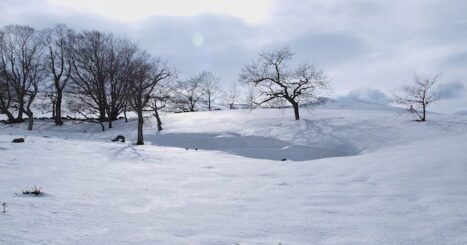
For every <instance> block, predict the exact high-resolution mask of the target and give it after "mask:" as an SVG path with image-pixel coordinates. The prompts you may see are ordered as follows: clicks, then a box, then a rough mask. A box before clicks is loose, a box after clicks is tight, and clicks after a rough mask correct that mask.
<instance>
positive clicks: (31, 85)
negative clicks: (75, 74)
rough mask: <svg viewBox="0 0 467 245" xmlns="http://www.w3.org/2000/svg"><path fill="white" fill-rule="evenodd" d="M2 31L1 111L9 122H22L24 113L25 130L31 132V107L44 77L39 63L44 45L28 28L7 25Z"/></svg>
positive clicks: (0, 58) (0, 46)
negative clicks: (26, 128)
mask: <svg viewBox="0 0 467 245" xmlns="http://www.w3.org/2000/svg"><path fill="white" fill-rule="evenodd" d="M1 32H2V34H1V40H0V66H1V68H0V77H1V78H0V80H1V81H0V83H1V84H2V85H1V87H2V92H1V95H0V96H2V99H1V104H2V111H4V112H5V113H6V114H7V116H8V120H9V121H10V122H22V121H23V120H24V119H23V113H24V114H26V115H27V116H28V122H29V124H28V129H29V130H32V127H33V120H34V115H33V111H32V108H31V106H32V104H33V102H34V99H35V98H36V95H37V93H38V90H39V84H40V83H41V82H42V81H43V79H44V74H45V73H44V66H43V62H42V60H43V46H42V44H43V42H42V41H41V39H40V35H39V33H38V32H37V31H36V30H34V29H33V28H31V27H28V26H19V25H10V26H6V27H4V28H3V29H2V31H1ZM4 96H6V97H4ZM4 106H5V107H4ZM7 106H9V107H10V108H7ZM12 108H13V109H15V110H16V111H17V116H16V118H14V117H13V116H12V114H13V113H12V112H11V111H10V110H11V109H12Z"/></svg>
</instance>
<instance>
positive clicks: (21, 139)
mask: <svg viewBox="0 0 467 245" xmlns="http://www.w3.org/2000/svg"><path fill="white" fill-rule="evenodd" d="M11 143H24V138H17V139H13V141H11Z"/></svg>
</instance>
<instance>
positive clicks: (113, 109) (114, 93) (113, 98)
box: [106, 39, 138, 128]
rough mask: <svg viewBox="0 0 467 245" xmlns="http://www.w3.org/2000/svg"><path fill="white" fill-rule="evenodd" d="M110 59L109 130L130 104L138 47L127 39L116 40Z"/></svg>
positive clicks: (107, 92)
mask: <svg viewBox="0 0 467 245" xmlns="http://www.w3.org/2000/svg"><path fill="white" fill-rule="evenodd" d="M109 52H110V53H109V57H108V66H109V71H108V72H109V80H108V81H107V82H106V95H107V97H106V101H107V103H106V104H107V107H106V111H107V119H108V125H109V128H111V127H112V121H114V120H117V118H118V115H120V113H122V112H123V111H124V110H125V109H126V107H127V102H128V96H129V93H128V89H129V86H130V82H131V81H130V80H131V72H132V69H134V67H133V64H132V62H133V59H134V57H135V56H136V55H137V52H138V48H137V47H136V45H135V44H134V43H132V42H130V41H129V40H126V39H115V40H114V41H113V43H112V44H111V47H110V51H109Z"/></svg>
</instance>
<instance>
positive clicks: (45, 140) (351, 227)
mask: <svg viewBox="0 0 467 245" xmlns="http://www.w3.org/2000/svg"><path fill="white" fill-rule="evenodd" d="M302 118H303V119H302V120H300V121H295V120H292V114H291V112H290V111H288V110H280V109H258V110H253V111H249V110H231V111H229V110H227V111H214V112H196V113H181V114H167V115H163V120H164V127H165V129H164V131H163V132H162V133H158V132H157V131H156V130H155V128H156V127H155V122H153V120H152V119H148V121H147V122H146V124H145V126H146V131H145V137H146V142H147V144H146V145H145V146H134V145H132V141H133V140H134V139H135V136H136V130H135V129H136V126H135V122H134V121H131V122H129V123H125V122H124V121H118V122H117V123H115V124H114V128H113V129H111V130H108V131H106V132H100V126H99V125H97V124H92V123H72V122H67V123H66V125H65V126H63V127H55V126H53V123H52V122H51V121H37V126H36V130H35V131H32V132H28V131H26V130H24V127H25V125H13V126H10V125H2V126H0V155H1V158H0V186H1V187H2V188H0V202H6V203H7V212H6V213H5V214H0V243H2V244H90V243H91V244H127V243H131V244H236V243H239V244H279V243H280V242H281V243H282V244H465V243H467V235H466V234H467V206H466V203H467V188H466V187H467V178H466V176H467V153H466V151H465V149H466V147H467V117H466V116H462V115H442V114H429V115H428V120H429V121H427V122H424V123H420V122H415V121H413V120H412V119H411V118H410V117H409V116H408V115H407V114H404V111H403V110H400V109H397V108H392V107H387V106H383V105H377V104H370V103H365V102H356V101H342V100H340V101H339V100H338V101H330V102H329V103H327V104H326V105H322V106H319V107H316V108H314V109H313V110H311V111H309V112H307V111H305V110H303V111H302ZM117 134H123V135H125V136H126V137H127V138H128V139H129V140H128V142H127V143H113V142H110V139H111V138H113V137H115V136H116V135H117ZM23 136H26V143H24V144H12V143H10V141H11V140H12V139H13V138H15V137H23ZM186 148H188V150H186ZM195 148H197V149H198V150H195ZM283 159H287V160H286V161H282V160H283ZM34 185H40V186H41V187H42V190H43V191H44V192H45V193H46V194H45V195H44V196H41V197H27V196H22V195H16V194H15V193H20V192H21V190H22V189H27V188H30V187H31V186H34Z"/></svg>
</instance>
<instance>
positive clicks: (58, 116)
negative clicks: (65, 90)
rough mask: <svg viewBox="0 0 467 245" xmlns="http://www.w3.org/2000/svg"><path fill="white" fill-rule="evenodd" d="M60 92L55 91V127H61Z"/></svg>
mask: <svg viewBox="0 0 467 245" xmlns="http://www.w3.org/2000/svg"><path fill="white" fill-rule="evenodd" d="M62 98H63V96H62V91H61V90H57V100H56V101H55V106H54V114H55V125H57V126H62V125H63V121H62Z"/></svg>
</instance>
